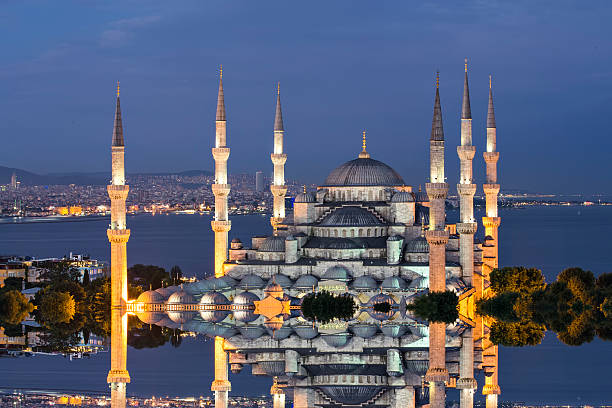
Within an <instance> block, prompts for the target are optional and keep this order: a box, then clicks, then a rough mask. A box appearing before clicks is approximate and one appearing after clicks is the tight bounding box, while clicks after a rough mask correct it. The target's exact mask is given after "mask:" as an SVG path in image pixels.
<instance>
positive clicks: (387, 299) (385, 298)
mask: <svg viewBox="0 0 612 408" xmlns="http://www.w3.org/2000/svg"><path fill="white" fill-rule="evenodd" d="M377 303H389V304H390V305H391V307H393V306H395V305H397V303H396V302H395V300H393V298H392V297H391V296H389V295H387V294H386V293H379V294H377V295H374V296H372V297H371V298H370V300H368V303H366V305H367V306H369V307H371V309H368V314H369V315H370V316H371V317H372V318H374V319H376V320H381V321H382V320H387V319H389V318H390V317H391V316H393V313H394V312H393V310H391V311H389V313H383V312H377V311H376V310H374V309H373V306H374V305H375V304H377Z"/></svg>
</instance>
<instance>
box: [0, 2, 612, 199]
mask: <svg viewBox="0 0 612 408" xmlns="http://www.w3.org/2000/svg"><path fill="white" fill-rule="evenodd" d="M605 6H606V5H605V3H604V2H595V3H590V6H589V7H588V8H586V7H581V8H578V7H573V6H572V5H571V3H569V2H561V3H559V2H556V3H555V8H553V9H551V8H549V7H546V6H545V5H541V3H540V4H538V5H531V4H529V5H528V4H527V3H525V2H518V3H516V2H515V3H513V4H512V5H500V4H497V5H495V6H490V7H489V6H485V5H483V4H481V3H469V4H467V5H465V6H464V7H463V8H457V6H454V5H452V4H450V3H447V4H446V5H444V4H442V5H440V6H438V7H437V8H434V7H432V6H415V5H396V6H395V7H393V8H391V7H390V8H384V7H382V8H379V9H375V10H369V8H368V7H366V6H365V3H361V2H357V3H355V2H351V3H350V7H349V3H346V2H338V3H336V4H334V5H332V6H329V7H327V8H326V13H324V14H321V13H316V9H315V8H312V9H302V8H299V7H298V6H289V5H286V4H281V3H269V4H266V5H259V6H258V7H252V6H249V5H241V6H240V7H237V6H235V7H232V6H230V7H223V8H219V7H218V6H215V5H206V6H202V5H201V4H199V3H193V2H184V3H182V4H181V7H172V8H169V6H166V5H164V4H163V3H156V2H153V3H149V4H147V6H145V7H140V6H137V5H136V4H135V3H127V5H125V6H124V7H121V8H117V7H113V4H112V2H111V3H107V4H105V5H100V4H98V5H94V6H92V7H85V6H83V5H81V4H77V3H65V4H63V5H61V6H59V7H57V9H54V10H46V9H45V7H44V6H42V5H41V7H39V8H38V9H37V10H36V11H35V12H32V13H30V14H27V12H28V11H29V8H28V7H27V6H22V5H19V4H14V5H10V6H8V7H6V8H5V10H4V11H3V14H2V15H1V16H0V18H1V19H2V20H3V21H5V22H6V24H4V28H3V29H2V30H3V32H5V33H6V34H8V35H9V36H13V37H18V38H20V41H19V42H15V43H13V44H9V46H8V48H7V51H6V52H5V59H4V61H3V62H2V63H1V65H0V83H3V88H5V90H4V91H3V94H4V95H5V97H4V98H3V99H2V102H0V104H1V105H0V107H2V110H3V112H4V115H6V119H7V120H5V121H4V125H3V126H2V128H1V130H2V132H3V133H5V134H13V135H19V137H15V138H9V139H8V140H6V147H7V149H8V150H9V151H18V150H20V149H23V146H24V144H23V140H29V141H32V143H33V144H34V146H35V147H32V148H28V149H27V151H28V154H29V157H30V162H31V164H32V166H31V167H28V168H27V170H31V171H35V172H43V173H44V172H69V171H76V170H77V169H90V170H91V171H104V169H105V168H106V167H107V164H108V163H107V162H106V161H105V160H104V157H103V156H102V155H98V154H95V155H92V154H91V152H94V151H96V152H99V151H102V150H103V148H104V146H105V143H106V142H107V140H108V136H107V135H108V131H109V128H108V120H109V117H110V116H111V115H112V110H111V109H110V106H111V101H112V99H111V98H112V97H113V92H112V91H113V89H114V82H115V81H116V80H121V83H122V89H123V94H124V98H125V99H126V100H127V101H129V103H127V104H126V107H125V109H124V111H125V112H124V117H125V119H124V124H125V127H126V138H127V140H129V141H130V145H131V146H133V147H132V149H134V150H135V151H138V155H132V156H130V155H128V160H127V162H126V168H127V171H128V173H129V172H160V171H181V170H188V169H205V170H211V169H212V166H213V162H212V158H211V157H210V156H209V155H208V154H207V153H206V152H207V151H208V149H209V148H210V147H211V144H210V135H211V134H212V133H213V132H214V131H213V129H212V127H211V126H210V123H209V119H210V117H211V112H212V111H213V110H214V105H213V103H214V102H213V101H211V100H210V98H208V97H207V95H210V94H211V92H214V89H215V88H216V76H217V73H218V65H219V64H223V65H224V66H225V76H226V84H225V92H226V94H227V98H228V100H231V101H232V102H231V104H229V105H228V106H227V111H228V117H229V118H231V120H232V125H231V127H230V128H228V139H229V140H230V141H231V143H232V146H234V147H233V157H234V158H235V160H234V161H233V162H232V165H231V166H230V168H229V172H230V173H245V172H247V173H254V171H256V170H261V169H266V171H265V174H268V173H269V171H271V167H272V166H271V164H270V162H269V157H268V154H269V151H270V150H271V145H272V128H273V126H272V125H273V115H274V112H273V110H274V104H275V100H274V99H275V96H276V95H275V88H276V83H277V81H280V82H281V87H282V92H283V104H284V106H283V107H284V110H285V112H284V114H285V117H284V119H285V127H286V130H287V134H286V137H285V139H286V142H285V144H286V147H285V149H286V151H287V152H288V153H289V154H290V155H291V157H292V160H291V162H290V163H288V164H287V166H286V167H287V168H286V173H287V177H288V178H294V177H295V176H296V175H298V174H305V173H306V172H305V171H304V170H305V169H306V168H308V167H309V166H311V165H312V163H313V162H316V163H331V160H330V159H331V156H330V153H329V152H326V151H321V149H319V148H318V145H319V144H321V143H324V142H325V143H331V145H332V147H333V150H339V151H341V152H342V154H344V155H346V157H345V158H347V159H348V158H349V157H351V155H352V153H351V152H352V151H358V149H359V147H360V137H361V132H362V130H363V129H364V128H366V129H367V130H368V135H369V142H368V144H369V150H370V151H371V153H372V155H373V157H381V158H382V157H386V158H387V160H388V162H389V163H390V164H392V165H393V166H394V168H396V169H398V171H399V172H400V173H401V174H404V175H410V178H409V179H410V180H414V179H419V180H422V179H424V178H425V175H426V173H427V172H426V166H424V165H423V163H422V162H421V161H419V160H416V158H418V157H421V156H422V154H424V153H425V150H424V149H423V144H422V143H421V142H422V141H423V140H426V138H427V135H428V132H429V126H430V124H429V120H430V117H429V115H430V112H429V107H430V106H431V103H432V100H431V88H432V86H433V84H434V77H435V71H436V70H437V69H439V70H440V71H441V85H440V87H441V99H442V114H443V117H444V120H446V121H447V122H448V125H447V129H446V130H447V135H448V139H449V140H452V141H453V142H457V141H458V137H459V129H458V125H457V123H458V119H459V110H460V99H461V85H462V65H463V59H464V57H466V56H467V57H468V58H469V59H470V67H471V68H470V69H471V72H472V76H471V77H472V94H471V97H472V108H473V115H474V143H475V145H476V146H477V151H483V150H484V140H485V123H484V122H485V118H486V101H487V99H486V98H487V86H488V75H489V74H493V81H494V87H495V93H496V101H497V105H498V107H499V111H500V113H499V114H498V118H497V120H498V122H499V123H503V125H504V136H505V138H502V141H501V142H500V143H501V144H500V146H501V147H503V149H504V150H505V151H507V152H508V155H507V158H506V160H505V161H502V162H500V167H501V168H503V169H504V171H505V173H506V174H508V181H507V184H506V186H507V187H508V188H518V187H523V188H526V189H529V190H532V191H539V190H541V189H542V188H543V187H544V186H546V187H547V191H555V192H576V191H580V192H587V193H589V192H594V191H596V190H599V191H601V186H602V184H603V185H604V186H605V185H606V183H605V174H606V173H607V171H606V169H607V166H609V165H608V164H606V163H607V162H606V161H605V152H606V151H607V150H609V147H610V143H611V142H610V141H609V138H601V137H599V136H598V135H601V134H604V133H605V127H604V125H605V123H604V122H603V120H602V118H605V114H604V111H603V109H604V107H605V106H606V97H605V95H606V94H607V93H606V89H607V88H608V87H609V85H608V83H607V81H606V78H609V73H607V72H606V70H605V69H604V68H603V67H605V66H608V65H609V64H608V60H609V58H610V57H609V55H607V54H606V53H601V52H600V51H599V50H600V49H602V47H605V40H604V38H605V35H602V34H604V33H605V30H608V29H607V28H604V27H603V25H601V24H603V23H601V24H600V23H599V20H598V19H596V18H595V17H596V16H597V15H600V14H602V12H605V11H606V7H605ZM45 10H46V12H45ZM298 11H299V13H298ZM370 11H371V12H370ZM281 14H282V16H283V18H279V17H278V16H280V15H281ZM75 15H78V16H79V18H78V19H74V18H72V17H74V16H75ZM457 16H459V17H460V18H459V21H460V22H457V21H456V20H457ZM339 17H342V18H339ZM24 21H28V22H29V23H31V24H34V25H33V27H34V29H33V30H32V32H29V33H25V32H24V31H23V27H24V25H23V24H19V23H20V22H21V23H22V22H24ZM44 33H49V35H48V36H46V37H45V38H41V34H44ZM249 33H257V34H258V35H255V36H251V35H249ZM577 33H580V35H576V34H577ZM77 34H78V35H77ZM457 34H460V35H457ZM76 38H78V39H76ZM355 39H360V40H359V41H354V40H355ZM253 47H257V49H258V53H253V52H252V51H250V50H251V49H252V48H253ZM205 50H206V51H205ZM229 50H231V52H229ZM241 51H242V52H241ZM270 62H274V63H273V64H270ZM77 73H78V75H77ZM578 101H580V104H578V103H577V102H578ZM51 102H52V103H51ZM322 102H324V103H322ZM65 112H70V114H66V113H65ZM383 114H384V115H385V120H384V121H381V120H380V117H381V115H383ZM32 116H33V117H36V118H37V119H38V120H36V121H30V120H28V119H27V118H29V117H32ZM168 135H170V136H171V140H172V143H170V144H168V143H165V142H166V141H167V140H168ZM576 135H579V139H578V140H579V143H577V142H576ZM305 140H308V141H310V143H306V144H305V143H303V141H305ZM185 146H191V147H192V148H190V149H186V148H185ZM351 146H354V149H351V148H350V147H351ZM397 146H404V147H403V148H399V149H398V148H397ZM16 156H17V155H14V156H13V157H7V158H6V159H5V160H4V161H3V163H1V164H2V165H5V166H8V167H18V168H21V167H26V166H23V164H22V163H23V161H22V160H17V157H16ZM447 156H448V158H447V159H448V167H449V168H450V169H454V168H458V160H457V158H456V156H455V155H452V154H450V155H447ZM511 157H521V158H522V160H510V159H509V158H511ZM559 157H571V160H570V163H572V162H579V163H580V165H579V166H575V165H561V164H560V163H561V161H560V160H558V158H559ZM587 158H588V160H586V159H587ZM601 163H604V164H603V166H604V170H603V171H602V169H600V168H599V167H600V166H601V165H602V164H601ZM324 167H325V166H319V165H317V166H314V168H313V169H312V171H309V172H308V177H310V179H308V180H304V181H305V182H308V183H316V182H320V181H321V180H322V177H323V176H324V174H326V173H327V172H328V171H329V170H331V169H330V168H324ZM536 172H537V174H538V177H528V176H529V175H531V174H534V173H536ZM454 173H455V172H451V173H450V174H451V175H450V176H449V180H448V181H449V182H450V183H451V184H454V182H455V181H456V180H454V179H453V178H452V177H454ZM475 178H476V180H483V179H484V165H483V163H475ZM604 189H605V187H604Z"/></svg>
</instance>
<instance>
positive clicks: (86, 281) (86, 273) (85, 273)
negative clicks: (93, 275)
mask: <svg viewBox="0 0 612 408" xmlns="http://www.w3.org/2000/svg"><path fill="white" fill-rule="evenodd" d="M89 282H90V280H89V270H88V269H85V271H83V286H85V287H87V286H89Z"/></svg>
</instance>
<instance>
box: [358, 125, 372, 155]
mask: <svg viewBox="0 0 612 408" xmlns="http://www.w3.org/2000/svg"><path fill="white" fill-rule="evenodd" d="M361 148H362V150H361V153H359V158H360V159H369V158H370V153H368V152H367V150H366V131H365V129H364V130H363V137H362V139H361Z"/></svg>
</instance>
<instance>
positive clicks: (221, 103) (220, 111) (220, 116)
mask: <svg viewBox="0 0 612 408" xmlns="http://www.w3.org/2000/svg"><path fill="white" fill-rule="evenodd" d="M217 120H226V119H225V99H224V97H223V65H220V66H219V94H218V96H217Z"/></svg>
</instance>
